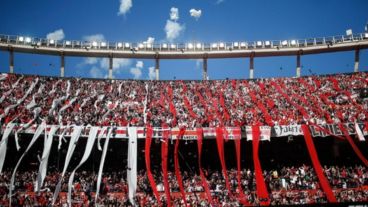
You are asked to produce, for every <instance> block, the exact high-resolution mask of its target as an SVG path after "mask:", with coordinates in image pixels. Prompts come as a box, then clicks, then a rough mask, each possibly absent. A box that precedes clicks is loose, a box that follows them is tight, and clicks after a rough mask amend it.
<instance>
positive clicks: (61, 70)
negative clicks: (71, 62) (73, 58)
mask: <svg viewBox="0 0 368 207" xmlns="http://www.w3.org/2000/svg"><path fill="white" fill-rule="evenodd" d="M64 71H65V56H64V53H61V55H60V77H62V78H63V77H64V76H65V73H64Z"/></svg>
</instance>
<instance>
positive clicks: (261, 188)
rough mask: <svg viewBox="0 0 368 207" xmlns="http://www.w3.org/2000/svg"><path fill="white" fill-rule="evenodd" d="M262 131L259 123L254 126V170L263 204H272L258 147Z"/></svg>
mask: <svg viewBox="0 0 368 207" xmlns="http://www.w3.org/2000/svg"><path fill="white" fill-rule="evenodd" d="M260 135H261V131H260V129H259V126H258V125H255V126H253V127H252V137H253V139H252V141H253V142H252V143H253V162H254V171H255V175H256V183H257V196H258V200H259V202H260V205H261V206H268V205H270V198H269V196H268V191H267V187H266V183H265V180H264V177H263V173H262V167H261V163H260V161H259V157H258V148H259V139H260Z"/></svg>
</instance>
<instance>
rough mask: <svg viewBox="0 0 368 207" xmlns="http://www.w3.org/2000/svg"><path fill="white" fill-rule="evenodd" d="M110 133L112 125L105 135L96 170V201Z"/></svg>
mask: <svg viewBox="0 0 368 207" xmlns="http://www.w3.org/2000/svg"><path fill="white" fill-rule="evenodd" d="M111 133H112V127H111V128H109V132H108V133H107V137H106V140H105V144H104V149H103V151H102V156H101V162H100V168H99V170H98V176H97V189H96V197H95V202H97V198H98V194H99V193H100V185H101V177H102V171H103V167H104V164H105V158H106V152H107V147H108V146H109V140H110V136H111Z"/></svg>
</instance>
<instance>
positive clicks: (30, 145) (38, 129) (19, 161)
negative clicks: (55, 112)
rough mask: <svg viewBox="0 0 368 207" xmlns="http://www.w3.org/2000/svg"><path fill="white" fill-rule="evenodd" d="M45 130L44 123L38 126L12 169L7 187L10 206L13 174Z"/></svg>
mask: <svg viewBox="0 0 368 207" xmlns="http://www.w3.org/2000/svg"><path fill="white" fill-rule="evenodd" d="M45 128H46V124H45V122H43V123H42V124H41V125H40V126H38V128H37V130H36V132H35V134H34V135H33V138H32V140H31V142H30V143H29V145H28V147H27V149H26V150H25V151H24V153H23V154H22V156H21V157H20V158H19V160H18V163H17V165H16V166H15V168H14V171H13V174H12V177H11V179H10V184H9V185H10V186H9V204H10V205H11V203H12V202H11V198H12V191H13V188H14V180H15V174H16V172H17V169H18V166H19V165H20V163H21V161H22V159H23V157H24V156H25V155H26V154H27V153H28V151H29V150H30V149H31V147H32V146H33V144H34V143H35V142H36V140H37V138H38V137H39V136H40V135H41V134H42V132H43V130H44V129H45Z"/></svg>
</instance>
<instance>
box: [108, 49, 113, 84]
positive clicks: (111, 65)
mask: <svg viewBox="0 0 368 207" xmlns="http://www.w3.org/2000/svg"><path fill="white" fill-rule="evenodd" d="M113 66H114V62H113V58H112V55H111V54H110V55H109V79H112V78H113V77H112V69H113Z"/></svg>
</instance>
